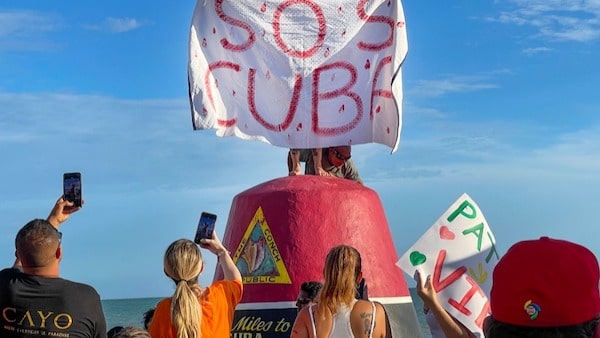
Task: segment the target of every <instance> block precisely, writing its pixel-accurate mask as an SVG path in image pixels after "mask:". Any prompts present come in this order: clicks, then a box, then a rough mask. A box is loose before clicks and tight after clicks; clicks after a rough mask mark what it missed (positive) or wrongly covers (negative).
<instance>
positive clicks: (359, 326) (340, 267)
mask: <svg viewBox="0 0 600 338" xmlns="http://www.w3.org/2000/svg"><path fill="white" fill-rule="evenodd" d="M323 275H324V279H325V283H324V285H323V288H322V289H321V292H320V293H319V296H318V297H317V304H314V305H310V306H307V307H305V308H303V309H302V310H301V311H300V313H298V317H296V321H295V323H294V327H293V328H292V335H291V337H292V338H325V337H329V338H338V337H339V338H342V337H343V338H348V337H356V338H367V337H369V338H370V337H376V338H384V337H391V331H390V328H389V323H388V320H387V317H386V314H385V310H384V308H383V306H382V305H381V304H379V303H374V302H370V301H368V300H357V299H356V290H357V289H356V286H357V283H358V282H359V281H360V280H361V279H362V271H361V258H360V254H359V252H358V251H357V250H356V249H355V248H353V247H351V246H348V245H340V246H336V247H335V248H333V249H331V250H330V251H329V253H328V254H327V258H326V259H325V268H324V269H323Z"/></svg>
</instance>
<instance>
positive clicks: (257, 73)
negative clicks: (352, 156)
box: [188, 0, 408, 151]
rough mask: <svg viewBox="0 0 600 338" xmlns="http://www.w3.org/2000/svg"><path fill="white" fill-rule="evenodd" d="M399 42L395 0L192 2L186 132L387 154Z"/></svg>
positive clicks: (397, 120)
mask: <svg viewBox="0 0 600 338" xmlns="http://www.w3.org/2000/svg"><path fill="white" fill-rule="evenodd" d="M407 49H408V45H407V40H406V26H405V22H404V13H403V10H402V4H401V2H400V1H399V0H393V1H392V0H372V1H367V0H353V1H349V0H338V1H331V0H293V1H292V0H287V1H270V0H261V1H251V0H247V1H239V0H198V2H197V4H196V8H195V10H194V15H193V18H192V24H191V30H190V49H189V53H190V54H189V74H188V76H189V95H190V104H191V108H192V120H193V126H194V129H209V128H214V129H216V133H217V135H218V136H237V137H240V138H243V139H249V140H261V141H265V142H268V143H271V144H273V145H276V146H280V147H286V148H315V147H326V146H333V145H352V144H362V143H380V144H385V145H387V146H389V147H391V148H392V149H393V150H392V151H395V150H396V149H397V147H398V143H399V140H400V130H401V125H402V76H401V71H400V66H401V65H402V62H403V61H404V58H405V56H406V52H407Z"/></svg>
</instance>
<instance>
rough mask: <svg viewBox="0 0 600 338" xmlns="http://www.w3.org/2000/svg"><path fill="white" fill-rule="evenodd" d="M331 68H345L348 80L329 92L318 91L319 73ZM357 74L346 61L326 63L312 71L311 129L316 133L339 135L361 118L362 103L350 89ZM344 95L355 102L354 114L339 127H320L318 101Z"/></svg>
mask: <svg viewBox="0 0 600 338" xmlns="http://www.w3.org/2000/svg"><path fill="white" fill-rule="evenodd" d="M331 69H345V70H347V71H348V72H349V73H350V80H349V81H348V83H346V85H344V86H343V87H342V88H339V89H336V90H332V91H329V92H324V93H320V92H319V81H320V77H321V73H322V72H325V71H328V70H331ZM357 77H358V75H357V73H356V68H354V66H353V65H352V64H350V63H347V62H341V61H340V62H334V63H331V64H328V65H324V66H322V67H319V68H316V69H315V70H314V72H313V92H312V122H313V125H312V130H313V132H314V133H315V134H317V135H326V136H331V135H339V134H342V133H345V132H348V131H349V130H351V129H352V128H354V127H355V126H356V125H357V124H358V122H359V121H360V120H361V119H362V116H363V104H362V99H361V98H360V95H358V94H357V93H355V92H353V91H351V89H352V87H353V86H354V84H355V83H356V79H357ZM340 96H346V97H349V98H350V99H352V100H353V101H354V103H355V104H356V116H355V117H354V119H353V120H352V121H350V122H348V123H347V124H345V125H342V126H339V127H332V128H321V127H319V101H320V100H331V99H334V98H336V97H340Z"/></svg>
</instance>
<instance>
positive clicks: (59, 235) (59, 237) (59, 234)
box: [56, 230, 62, 244]
mask: <svg viewBox="0 0 600 338" xmlns="http://www.w3.org/2000/svg"><path fill="white" fill-rule="evenodd" d="M56 235H58V244H61V243H62V232H60V231H58V230H56Z"/></svg>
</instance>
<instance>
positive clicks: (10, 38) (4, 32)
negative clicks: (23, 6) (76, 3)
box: [0, 10, 64, 52]
mask: <svg viewBox="0 0 600 338" xmlns="http://www.w3.org/2000/svg"><path fill="white" fill-rule="evenodd" d="M63 26H64V24H63V22H62V19H61V18H60V17H59V16H57V15H55V14H52V13H41V12H35V11H28V10H0V52H1V51H8V50H12V51H25V50H29V51H31V50H46V49H49V48H52V47H53V43H52V42H51V41H49V40H48V37H47V33H48V32H51V31H55V30H58V29H61V28H62V27H63Z"/></svg>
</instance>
